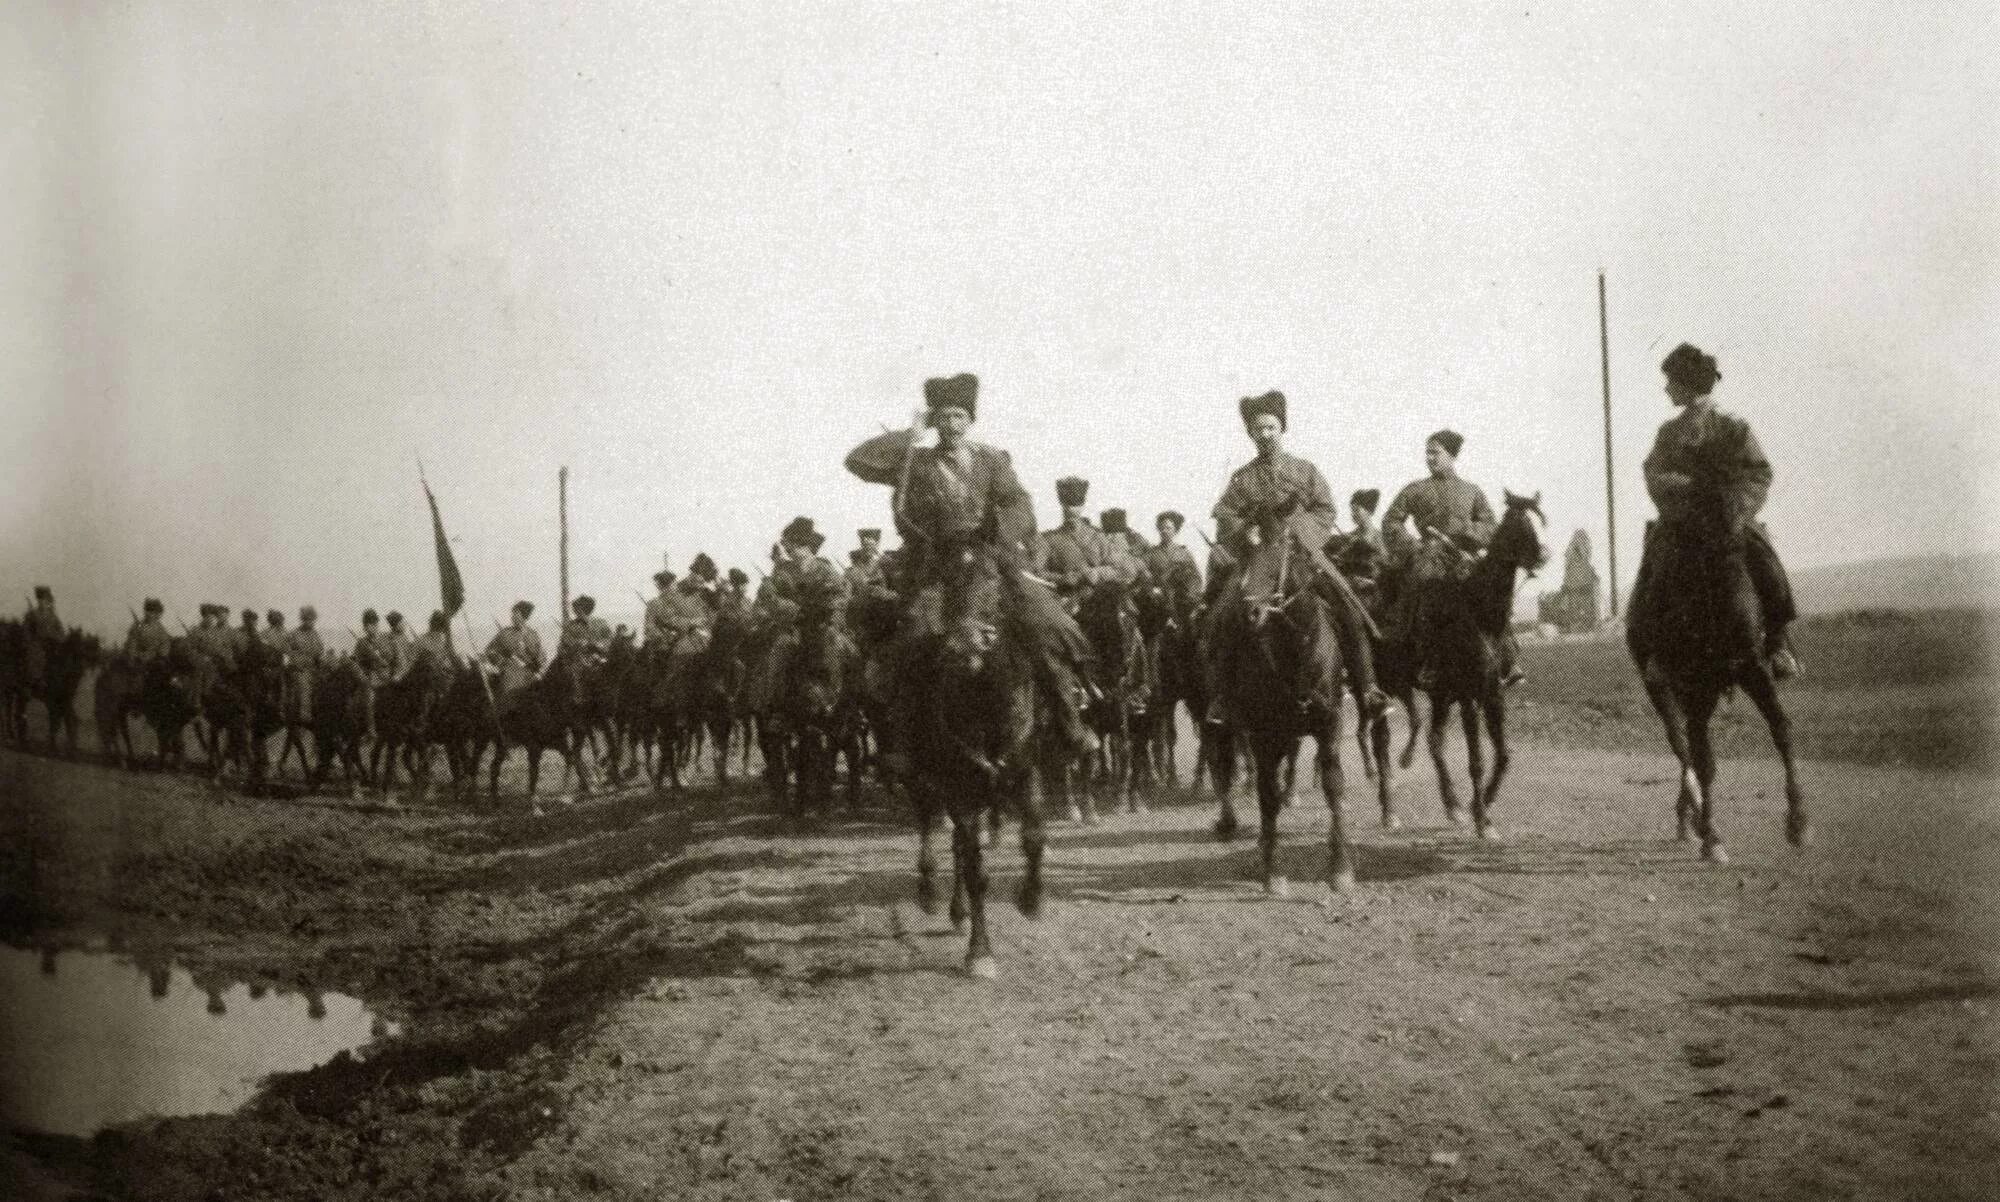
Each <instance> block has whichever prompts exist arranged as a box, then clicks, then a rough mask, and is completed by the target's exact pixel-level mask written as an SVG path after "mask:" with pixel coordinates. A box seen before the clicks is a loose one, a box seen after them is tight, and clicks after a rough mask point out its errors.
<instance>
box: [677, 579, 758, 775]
mask: <svg viewBox="0 0 2000 1202" xmlns="http://www.w3.org/2000/svg"><path fill="white" fill-rule="evenodd" d="M749 643H750V624H749V617H748V614H747V613H746V612H745V611H743V610H742V609H740V608H735V607H731V606H724V607H723V608H722V609H721V610H720V611H719V612H717V613H716V615H715V624H714V626H713V627H712V628H711V629H710V630H709V636H708V646H707V647H705V648H703V649H702V651H701V654H700V658H699V660H698V661H697V662H696V664H695V665H694V666H693V670H694V678H693V681H692V696H691V698H690V701H691V707H690V711H689V717H690V719H691V720H692V722H694V723H696V724H698V725H700V726H701V727H703V728H704V729H705V730H706V731H707V732H708V742H709V745H710V747H711V748H712V749H713V750H714V753H715V780H716V783H717V784H719V785H724V786H727V785H728V784H729V747H730V739H731V736H732V735H733V734H734V733H735V732H736V726H737V724H738V722H739V721H740V720H742V719H743V718H744V717H745V715H744V714H743V713H742V712H741V698H742V696H743V686H744V683H745V681H746V680H747V679H748V677H749V672H750V670H749V666H748V665H749V659H748V656H749ZM749 733H750V732H749V731H748V730H747V729H746V730H745V731H744V732H743V742H742V747H743V771H744V772H746V773H747V772H748V771H749V770H750V758H749V757H750V744H751V742H752V739H751V738H750V737H749Z"/></svg>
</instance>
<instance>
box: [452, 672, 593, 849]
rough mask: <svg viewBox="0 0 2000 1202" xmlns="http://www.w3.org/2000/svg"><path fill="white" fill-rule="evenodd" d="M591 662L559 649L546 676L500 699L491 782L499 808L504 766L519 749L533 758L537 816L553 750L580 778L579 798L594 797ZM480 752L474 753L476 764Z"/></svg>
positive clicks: (531, 799) (531, 802)
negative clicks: (589, 750)
mask: <svg viewBox="0 0 2000 1202" xmlns="http://www.w3.org/2000/svg"><path fill="white" fill-rule="evenodd" d="M588 659H589V656H588V655H587V654H585V653H578V652H576V651H574V650H573V649H572V648H571V647H562V648H559V649H557V651H556V657H555V659H553V660H552V661H550V663H549V666H548V668H547V669H546V670H545V671H544V672H543V673H542V674H541V675H540V676H538V677H534V678H532V679H529V680H528V681H527V682H526V683H524V684H522V685H520V687H518V688H517V689H515V690H514V691H513V692H511V693H509V694H507V695H506V696H504V697H502V698H501V699H500V702H499V707H500V720H499V723H498V724H497V726H496V727H495V729H494V732H493V740H492V741H493V762H492V764H491V766H490V767H489V768H488V774H489V775H488V778H487V780H488V794H489V796H490V797H491V799H492V801H493V802H494V803H495V804H497V803H498V802H499V800H500V766H501V765H502V764H503V763H505V762H506V760H507V753H508V751H509V749H510V748H511V747H516V746H518V747H520V748H522V749H523V750H525V751H526V752H527V753H528V807H529V809H530V810H532V811H533V812H534V813H536V814H540V813H541V806H540V805H539V804H538V803H537V802H536V800H535V789H536V786H537V783H538V782H539V780H540V777H541V769H542V753H543V752H544V751H546V750H548V749H549V748H554V749H556V750H557V751H560V752H561V753H562V757H563V762H564V764H565V765H566V766H567V767H568V768H569V769H570V770H572V771H574V772H575V773H576V779H577V791H578V793H579V794H581V795H584V796H588V795H589V793H590V775H589V769H588V768H587V767H586V766H585V763H584V757H583V754H582V752H583V748H584V744H585V742H586V741H587V740H588V739H589V737H590V732H589V728H588V726H587V725H586V722H587V714H588V703H587V701H586V690H587V686H588V683H589V677H590V667H589V664H588V663H587V661H588ZM478 750H479V749H477V748H476V749H475V753H474V762H475V763H476V762H477V756H478Z"/></svg>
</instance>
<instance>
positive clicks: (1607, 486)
mask: <svg viewBox="0 0 2000 1202" xmlns="http://www.w3.org/2000/svg"><path fill="white" fill-rule="evenodd" d="M1610 331H1611V325H1610V321H1609V319H1608V318H1607V317H1606V315H1605V306H1604V272H1603V270H1602V269H1599V271H1598V273H1597V355H1598V361H1599V363H1600V364H1601V365H1602V367H1603V373H1604V553H1605V556H1606V557H1607V563H1608V571H1609V572H1610V579H1609V581H1608V582H1607V583H1608V584H1609V586H1610V588H1609V592H1610V593H1611V616H1612V617H1614V618H1615V617H1617V616H1618V504H1617V501H1616V500H1615V497H1616V494H1615V493H1613V492H1612V490H1611V332H1610Z"/></svg>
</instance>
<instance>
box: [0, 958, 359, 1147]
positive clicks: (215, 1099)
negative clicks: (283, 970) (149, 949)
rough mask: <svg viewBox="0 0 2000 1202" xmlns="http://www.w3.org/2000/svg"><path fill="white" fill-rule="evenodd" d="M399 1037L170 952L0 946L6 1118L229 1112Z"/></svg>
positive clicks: (323, 997)
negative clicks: (197, 967) (262, 1090)
mask: <svg viewBox="0 0 2000 1202" xmlns="http://www.w3.org/2000/svg"><path fill="white" fill-rule="evenodd" d="M395 1033H396V1027H395V1025H394V1024H393V1023H387V1022H384V1021H383V1020H382V1019H381V1018H379V1017H377V1016H376V1015H375V1014H373V1013H371V1012H370V1011H369V1010H368V1009H367V1007H365V1006H363V1005H362V1003H361V1001H360V1000H359V999H357V998H351V997H348V996H346V995H345V994H338V993H325V994H317V995H312V996H306V995H301V994H296V993H289V992H277V991H272V990H267V989H266V988H264V987H263V986H255V987H252V986H249V985H245V984H242V983H229V982H223V981H212V980H207V979H204V980H202V981H200V982H197V981H196V980H195V978H194V977H192V976H190V975H189V974H188V972H187V971H186V970H185V969H181V968H176V967H173V966H171V965H170V964H168V963H167V962H165V961H159V962H141V961H135V960H134V959H132V958H130V957H126V956H121V955H113V954H111V953H107V952H88V951H66V952H46V951H44V952H37V951H32V950H26V949H22V948H11V947H0V1121H4V1122H5V1123H6V1124H7V1125H10V1126H14V1127H20V1128H26V1129H28V1130H31V1131H42V1132H47V1133H50V1134H54V1135H75V1136H88V1135H91V1134H92V1133H94V1132H96V1131H97V1130H99V1129H100V1128H103V1127H108V1126H113V1125H115V1124H118V1123H126V1122H131V1121H133V1120H134V1119H140V1118H146V1117H149V1116H160V1117H170V1116H179V1115H192V1114H227V1113H228V1112H230V1111H232V1110H234V1109H236V1108H237V1107H238V1106H241V1105H242V1104H243V1103H244V1102H246V1101H248V1100H249V1099H250V1095H251V1094H252V1093H254V1092H255V1091H256V1089H257V1086H258V1084H259V1083H260V1082H261V1081H263V1079H264V1078H266V1077H268V1076H270V1075H271V1074H272V1073H280V1072H296V1071H298V1070H301V1069H308V1068H312V1067H314V1066H316V1065H320V1064H324V1063H326V1062H327V1061H328V1060H331V1059H333V1057H334V1056H336V1055H338V1054H339V1053H341V1052H343V1051H350V1050H352V1049H355V1048H359V1047H361V1046H363V1045H365V1044H367V1043H368V1042H370V1041H371V1040H373V1039H375V1038H379V1037H381V1036H385V1035H393V1034H395Z"/></svg>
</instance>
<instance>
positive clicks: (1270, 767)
mask: <svg viewBox="0 0 2000 1202" xmlns="http://www.w3.org/2000/svg"><path fill="white" fill-rule="evenodd" d="M1258 554H1259V555H1288V554H1289V551H1288V550H1285V549H1281V546H1279V545H1267V546H1265V547H1262V548H1260V549H1259V550H1258ZM1301 558H1302V557H1301ZM1250 566H1254V565H1246V572H1245V576H1244V578H1246V579H1258V578H1259V574H1256V573H1253V572H1251V571H1249V570H1248V568H1249V567H1250ZM1301 567H1302V569H1303V570H1305V571H1310V570H1311V569H1310V568H1309V567H1306V566H1305V565H1304V564H1303V563H1302V564H1301ZM1288 576H1289V580H1288V579H1287V577H1288ZM1276 579H1277V584H1278V587H1277V589H1276V590H1275V591H1273V592H1271V593H1269V594H1266V595H1261V596H1249V595H1246V596H1244V597H1242V598H1241V600H1240V602H1233V599H1230V600H1225V601H1224V602H1223V604H1230V603H1232V602H1233V603H1240V604H1243V605H1245V606H1246V607H1247V613H1245V614H1242V615H1240V616H1239V619H1238V620H1241V621H1242V622H1243V623H1244V628H1243V629H1242V630H1241V631H1240V632H1239V633H1238V634H1237V636H1236V638H1235V645H1234V647H1233V648H1232V650H1231V654H1230V658H1229V661H1228V662H1227V665H1226V668H1225V671H1224V673H1223V679H1222V681H1221V687H1222V690H1223V700H1224V702H1225V707H1226V710H1227V712H1228V714H1229V725H1228V727H1227V728H1225V729H1221V730H1218V731H1216V732H1214V734H1213V735H1212V736H1211V737H1210V738H1208V739H1207V740H1205V741H1206V742H1207V743H1208V745H1209V746H1208V750H1209V751H1210V753H1211V754H1213V755H1214V756H1215V757H1216V760H1217V762H1215V763H1212V764H1211V765H1210V767H1209V773H1210V777H1211V779H1213V780H1214V782H1215V786H1216V794H1217V796H1218V797H1219V799H1220V800H1221V804H1222V812H1221V814H1220V816H1219V817H1218V818H1217V819H1216V823H1215V833H1216V834H1217V836H1219V837H1221V838H1224V839H1228V838H1231V837H1233V836H1234V835H1235V832H1236V812H1235V809H1234V807H1233V806H1232V804H1231V800H1230V792H1231V789H1232V786H1233V785H1234V783H1235V782H1234V775H1235V774H1234V772H1233V771H1232V770H1231V767H1230V765H1229V764H1228V763H1227V762H1224V761H1223V759H1222V757H1225V756H1232V755H1233V754H1234V743H1235V741H1236V740H1237V739H1238V738H1240V739H1241V740H1242V742H1243V743H1244V744H1245V745H1247V747H1248V749H1249V751H1250V757H1251V762H1252V764H1253V765H1254V769H1255V772H1256V777H1257V811H1258V816H1259V818H1260V819H1261V821H1262V827H1261V833H1260V835H1259V839H1258V845H1259V848H1260V850H1261V851H1262V853H1263V858H1262V875H1263V882H1264V890H1265V892H1267V893H1271V894H1274V895H1276V896H1280V897H1282V896H1284V895H1286V894H1287V893H1288V892H1289V886H1288V884H1287V882H1286V880H1285V877H1284V874H1283V873H1281V872H1279V871H1278V811H1279V810H1281V809H1282V808H1283V807H1284V804H1285V782H1284V779H1283V777H1284V773H1283V768H1284V764H1285V761H1286V759H1287V758H1289V757H1294V756H1296V755H1297V754H1298V749H1299V740H1300V739H1302V738H1304V737H1306V736H1308V735H1310V736H1311V737H1312V739H1313V742H1314V744H1315V751H1316V754H1315V756H1314V767H1315V769H1316V770H1317V772H1318V774H1319V785H1320V791H1321V792H1322V793H1323V794H1324V795H1325V797H1326V808H1327V812H1328V815H1329V824H1328V829H1327V851H1328V857H1329V858H1328V865H1327V881H1328V884H1330V885H1331V886H1332V887H1333V889H1334V890H1335V891H1337V892H1346V891H1347V890H1350V889H1352V888H1353V887H1354V851H1353V848H1352V847H1351V846H1350V845H1349V844H1348V841H1347V828H1346V825H1345V819H1344V817H1343V815H1342V812H1341V807H1342V801H1343V797H1344V795H1345V792H1346V783H1345V781H1344V779H1343V778H1342V776H1341V769H1340V706H1341V701H1340V688H1341V660H1340V643H1339V641H1338V640H1337V639H1336V638H1335V637H1334V632H1333V620H1332V615H1331V614H1330V612H1329V610H1328V608H1327V602H1326V600H1325V599H1324V598H1322V597H1321V596H1320V594H1319V592H1318V591H1317V589H1316V588H1315V587H1313V586H1311V585H1310V584H1308V583H1307V582H1306V581H1304V580H1301V579H1300V573H1299V572H1287V571H1284V570H1282V569H1281V570H1280V571H1279V572H1278V573H1277V576H1276ZM1287 584H1289V586H1290V587H1286V586H1287ZM1218 617H1219V618H1220V619H1221V620H1222V621H1228V620H1231V616H1230V615H1228V614H1220V615H1218ZM1212 633H1214V631H1213V628H1212Z"/></svg>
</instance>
